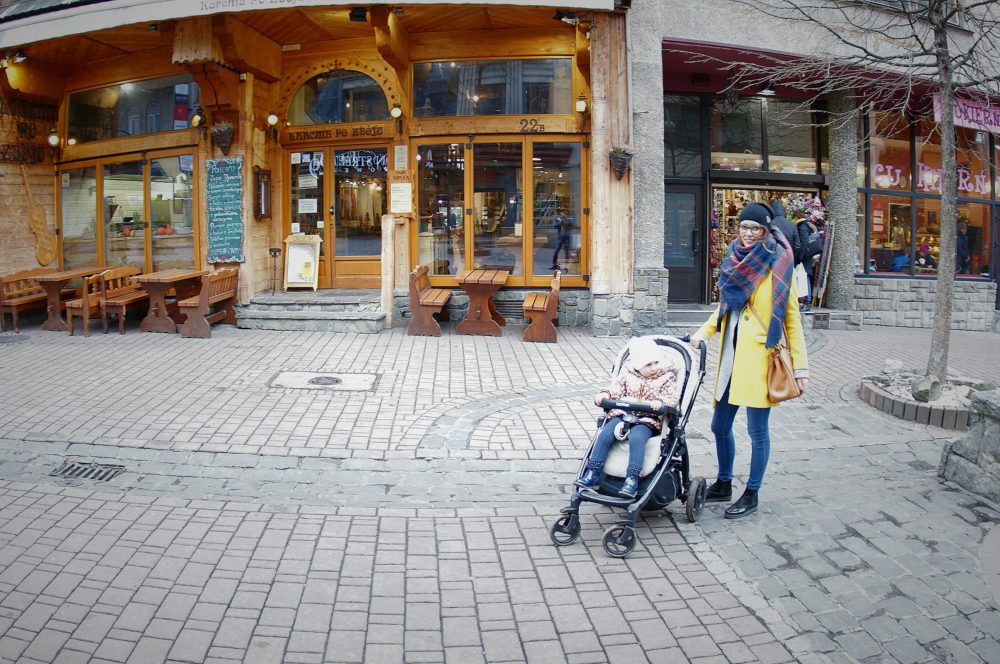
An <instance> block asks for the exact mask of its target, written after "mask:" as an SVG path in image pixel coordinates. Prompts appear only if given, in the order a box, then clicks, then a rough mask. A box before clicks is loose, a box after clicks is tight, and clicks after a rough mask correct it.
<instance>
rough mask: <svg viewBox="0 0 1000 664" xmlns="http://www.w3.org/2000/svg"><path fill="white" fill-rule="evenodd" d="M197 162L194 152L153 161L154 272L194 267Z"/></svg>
mask: <svg viewBox="0 0 1000 664" xmlns="http://www.w3.org/2000/svg"><path fill="white" fill-rule="evenodd" d="M193 168H194V163H193V159H192V156H191V155H184V154H182V155H175V156H171V157H160V158H157V159H153V160H152V161H150V164H149V190H148V198H149V220H150V227H149V236H150V242H151V244H152V262H153V265H152V268H153V271H154V272H155V271H157V270H169V269H171V268H193V267H194V264H195V263H194V193H193V192H194V189H193V182H194V173H193Z"/></svg>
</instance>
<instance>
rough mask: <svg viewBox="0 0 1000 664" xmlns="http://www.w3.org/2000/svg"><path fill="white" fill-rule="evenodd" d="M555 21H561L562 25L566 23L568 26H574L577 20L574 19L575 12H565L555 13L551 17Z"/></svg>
mask: <svg viewBox="0 0 1000 664" xmlns="http://www.w3.org/2000/svg"><path fill="white" fill-rule="evenodd" d="M552 18H553V19H554V20H556V21H562V22H563V23H568V24H570V25H576V24H577V22H578V21H579V19H577V17H576V13H575V12H567V11H556V14H555V16H553V17H552Z"/></svg>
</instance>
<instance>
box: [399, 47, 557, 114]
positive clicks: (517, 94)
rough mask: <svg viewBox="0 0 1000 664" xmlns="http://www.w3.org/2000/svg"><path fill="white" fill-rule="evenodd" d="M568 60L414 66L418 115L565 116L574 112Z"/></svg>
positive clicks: (414, 89)
mask: <svg viewBox="0 0 1000 664" xmlns="http://www.w3.org/2000/svg"><path fill="white" fill-rule="evenodd" d="M570 64H571V61H570V60H569V59H568V58H546V59H538V60H483V61H478V60H467V61H449V62H422V63H417V64H414V65H413V99H414V102H413V105H414V109H413V115H414V117H418V118H429V117H441V116H456V115H545V114H556V115H565V114H568V113H571V112H572V110H571V108H572V106H571V104H572V71H571V66H570Z"/></svg>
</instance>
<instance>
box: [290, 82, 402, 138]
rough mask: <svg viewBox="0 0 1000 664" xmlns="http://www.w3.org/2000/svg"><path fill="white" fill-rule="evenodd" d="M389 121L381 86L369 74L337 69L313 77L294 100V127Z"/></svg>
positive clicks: (291, 112) (386, 104)
mask: <svg viewBox="0 0 1000 664" xmlns="http://www.w3.org/2000/svg"><path fill="white" fill-rule="evenodd" d="M388 119H389V106H388V103H387V102H386V99H385V93H384V92H383V91H382V88H381V86H379V84H378V83H377V82H376V81H375V79H373V78H372V77H371V76H368V75H367V74H363V73H361V72H357V71H347V70H337V71H330V72H325V73H323V74H319V75H317V76H313V77H312V78H311V79H309V80H308V81H306V82H305V83H304V84H303V85H302V87H300V88H299V89H298V90H297V91H296V92H295V96H294V97H292V103H291V106H290V107H289V109H288V122H289V123H290V124H291V125H292V126H298V125H319V124H336V123H340V122H374V121H379V120H388Z"/></svg>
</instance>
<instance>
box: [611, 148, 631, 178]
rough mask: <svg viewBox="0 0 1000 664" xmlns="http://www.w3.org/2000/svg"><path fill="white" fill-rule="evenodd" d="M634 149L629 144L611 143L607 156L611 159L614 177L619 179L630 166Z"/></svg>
mask: <svg viewBox="0 0 1000 664" xmlns="http://www.w3.org/2000/svg"><path fill="white" fill-rule="evenodd" d="M634 154H635V151H634V150H633V149H632V146H631V145H612V146H611V152H609V153H608V158H609V159H610V160H611V170H613V171H614V172H615V177H616V178H618V179H619V180H621V179H622V178H623V177H625V173H626V172H627V171H628V169H629V168H631V167H632V156H633V155H634Z"/></svg>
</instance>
